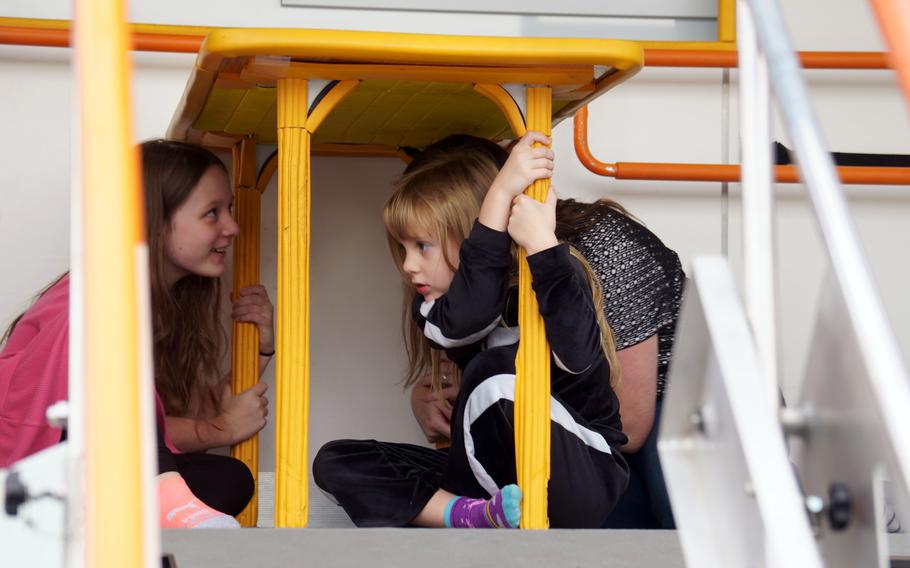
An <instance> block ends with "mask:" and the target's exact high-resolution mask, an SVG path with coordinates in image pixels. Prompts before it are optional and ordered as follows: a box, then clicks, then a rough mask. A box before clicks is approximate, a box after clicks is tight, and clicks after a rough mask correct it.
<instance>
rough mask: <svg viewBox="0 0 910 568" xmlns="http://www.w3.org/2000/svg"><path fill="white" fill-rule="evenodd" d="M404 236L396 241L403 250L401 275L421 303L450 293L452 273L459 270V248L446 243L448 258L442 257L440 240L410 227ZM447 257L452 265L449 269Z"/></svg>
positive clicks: (425, 231)
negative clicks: (412, 287)
mask: <svg viewBox="0 0 910 568" xmlns="http://www.w3.org/2000/svg"><path fill="white" fill-rule="evenodd" d="M410 229H411V230H409V231H407V236H406V237H405V238H403V239H399V240H398V244H400V245H401V246H402V248H403V249H404V250H403V252H404V262H403V263H402V265H401V271H402V272H403V273H404V274H405V276H406V277H407V278H409V279H410V282H411V285H412V286H414V288H415V289H416V290H417V293H418V294H420V295H422V296H423V298H424V301H427V302H429V301H431V300H435V299H436V298H438V297H440V296H442V295H443V294H445V293H446V292H448V290H449V286H450V285H451V284H452V278H453V277H454V276H455V270H457V269H458V246H457V245H455V244H454V243H452V242H451V241H450V242H449V245H448V247H449V250H448V251H447V252H448V254H447V255H446V254H443V247H442V245H441V244H440V242H439V239H437V238H435V237H433V236H431V235H430V233H429V231H427V230H425V229H422V228H420V227H411V228H410ZM446 256H448V258H449V259H451V260H452V263H453V264H454V265H455V266H454V269H453V267H451V266H449V263H448V262H446Z"/></svg>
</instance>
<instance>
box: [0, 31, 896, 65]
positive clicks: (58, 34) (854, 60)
mask: <svg viewBox="0 0 910 568" xmlns="http://www.w3.org/2000/svg"><path fill="white" fill-rule="evenodd" d="M132 39H133V49H134V50H137V51H170V52H182V53H196V52H198V51H199V46H201V45H202V40H203V39H205V36H203V35H190V34H187V35H177V34H162V33H151V32H135V31H134V32H133V33H132ZM0 44H10V45H36V46H47V47H69V45H70V39H69V29H68V28H60V27H47V28H38V27H14V26H0ZM799 56H800V60H801V61H802V64H803V67H805V68H806V69H887V68H888V67H889V65H888V61H887V54H885V53H883V52H878V51H803V52H800V53H799ZM736 57H737V52H736V51H735V50H732V49H731V50H699V49H652V48H648V49H645V66H646V67H721V68H727V67H730V68H733V67H736V66H737V59H736Z"/></svg>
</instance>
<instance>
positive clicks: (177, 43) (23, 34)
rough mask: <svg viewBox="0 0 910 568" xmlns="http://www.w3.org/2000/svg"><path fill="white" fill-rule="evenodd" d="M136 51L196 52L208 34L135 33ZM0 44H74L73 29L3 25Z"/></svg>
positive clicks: (46, 45) (58, 45) (49, 45)
mask: <svg viewBox="0 0 910 568" xmlns="http://www.w3.org/2000/svg"><path fill="white" fill-rule="evenodd" d="M130 39H131V46H130V48H131V49H132V50H133V51H166V52H172V53H196V52H198V51H199V47H200V46H201V45H202V40H204V39H205V37H204V36H196V35H177V34H156V33H148V32H133V33H132V34H130ZM0 44H7V45H34V46H44V47H70V30H69V29H59V28H21V27H0Z"/></svg>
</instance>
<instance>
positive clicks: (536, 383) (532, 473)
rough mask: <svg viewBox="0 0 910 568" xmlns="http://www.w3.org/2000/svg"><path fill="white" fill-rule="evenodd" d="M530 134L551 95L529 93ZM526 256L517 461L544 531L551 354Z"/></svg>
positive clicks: (546, 124)
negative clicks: (532, 286)
mask: <svg viewBox="0 0 910 568" xmlns="http://www.w3.org/2000/svg"><path fill="white" fill-rule="evenodd" d="M527 102H528V103H527V104H528V108H527V115H528V130H537V131H540V132H543V133H544V134H546V135H548V136H549V135H550V130H551V127H552V92H551V89H550V88H549V87H528V90H527ZM549 189H550V180H549V179H544V180H538V181H536V182H534V184H533V185H531V187H529V188H528V189H527V191H526V192H525V193H526V194H527V195H530V196H531V197H533V198H534V199H536V200H538V201H544V200H545V199H546V197H547V192H548V191H549ZM527 257H528V253H527V251H525V250H524V248H522V249H521V251H520V253H519V268H518V327H519V329H520V330H521V341H520V342H519V343H518V355H517V356H516V358H515V460H516V464H517V475H518V485H519V487H521V491H522V493H523V500H522V507H521V509H522V510H521V528H523V529H546V528H549V526H550V522H549V520H548V518H547V484H548V482H549V480H550V348H549V346H548V345H547V336H546V332H545V331H544V325H543V319H542V318H541V317H540V309H539V307H538V305H537V297H536V296H535V295H534V290H533V289H532V288H531V271H530V268H529V267H528V260H527Z"/></svg>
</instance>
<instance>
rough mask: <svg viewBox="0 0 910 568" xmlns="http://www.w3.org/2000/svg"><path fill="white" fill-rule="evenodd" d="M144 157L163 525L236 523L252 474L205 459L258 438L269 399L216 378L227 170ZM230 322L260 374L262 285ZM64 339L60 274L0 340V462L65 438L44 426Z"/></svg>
mask: <svg viewBox="0 0 910 568" xmlns="http://www.w3.org/2000/svg"><path fill="white" fill-rule="evenodd" d="M141 150H142V165H143V171H142V174H143V175H142V179H143V185H144V189H145V198H146V199H145V210H146V221H147V223H146V224H147V231H148V233H147V238H148V242H149V250H150V251H151V254H150V259H149V261H150V267H149V268H150V271H149V272H150V275H151V291H152V312H153V316H154V317H153V320H154V321H153V338H154V339H153V341H154V362H155V381H156V390H157V393H158V394H159V395H160V398H158V400H157V405H158V411H157V417H158V420H157V428H158V466H159V472H160V475H159V476H158V495H159V506H160V507H159V508H160V510H161V526H162V527H172V528H177V527H185V528H222V527H236V526H238V525H237V523H236V521H234V519H233V518H231V516H232V515H236V514H238V513H239V512H240V511H241V510H243V508H244V507H245V506H246V504H247V502H248V501H249V499H250V497H251V495H252V492H253V480H252V476H251V474H250V472H249V470H248V469H247V468H246V466H245V465H244V464H243V463H241V462H239V461H237V460H234V459H232V458H229V457H224V456H217V455H209V454H205V453H201V452H202V451H204V450H206V449H209V448H212V447H216V446H223V445H227V444H232V443H234V442H237V441H240V440H243V439H245V438H247V437H249V436H250V435H252V434H254V433H255V432H257V431H259V430H260V429H261V428H262V427H263V426H264V425H265V420H266V415H267V401H266V399H265V397H264V396H263V395H264V392H265V385H264V384H262V383H260V384H258V385H256V386H254V387H252V388H251V389H249V390H248V391H246V392H243V393H240V394H238V395H237V396H234V395H233V394H231V392H230V389H229V388H228V387H227V386H226V385H225V383H224V378H223V375H222V373H221V372H220V371H219V367H220V362H221V356H222V353H223V348H224V342H225V335H224V331H223V330H222V328H221V325H220V317H221V314H220V308H219V297H220V280H219V277H220V276H221V275H222V273H223V272H224V267H225V264H224V263H225V254H226V250H227V247H229V246H230V244H231V241H232V240H233V238H234V236H235V235H236V234H237V231H238V227H237V224H236V223H235V222H234V219H233V216H232V213H231V203H232V198H231V190H230V186H229V185H228V180H227V173H226V171H225V168H224V166H223V165H222V163H221V162H220V161H219V160H218V158H217V157H216V156H214V155H213V154H212V153H211V152H209V151H207V150H204V149H202V148H199V147H196V146H192V145H189V144H182V143H177V142H167V141H164V140H153V141H150V142H146V143H144V144H143V145H142V147H141ZM232 315H233V317H234V318H235V319H237V320H238V321H245V322H250V323H253V324H255V325H257V326H258V327H259V330H260V354H261V355H262V354H264V355H263V356H261V357H260V372H261V371H262V370H264V368H265V366H266V365H267V364H268V361H269V353H271V352H272V351H273V350H274V347H273V346H274V333H273V332H272V306H271V303H270V302H269V299H268V296H267V295H266V293H265V290H264V289H263V288H262V287H258V286H257V287H252V288H247V289H245V290H242V291H240V293H239V298H238V299H237V301H236V302H235V303H234V305H233V309H232ZM68 339H69V275H68V274H65V275H64V276H63V277H61V278H60V279H58V280H57V281H56V282H54V283H53V284H52V285H51V286H50V287H49V288H48V289H47V290H45V291H44V292H43V293H42V294H41V295H40V296H39V298H38V299H37V301H36V302H35V303H34V304H33V305H32V306H31V307H30V308H29V309H28V310H27V311H26V312H25V313H24V314H23V315H22V316H20V317H19V318H17V319H16V321H14V322H13V324H12V325H11V326H10V328H9V329H8V330H7V332H6V333H5V334H4V338H3V340H2V341H0V345H2V347H3V349H2V351H0V394H2V396H0V467H6V466H8V465H9V464H11V463H13V462H15V461H16V460H18V459H20V458H22V457H25V456H27V455H29V454H32V453H35V452H37V451H39V450H41V449H43V448H45V447H48V446H50V445H52V444H55V443H57V442H58V441H60V440H61V437H62V436H63V435H65V433H62V432H61V431H60V430H59V429H56V428H54V427H52V426H50V425H48V424H47V423H46V421H45V419H44V411H45V410H46V408H47V407H48V406H49V405H50V404H52V403H54V402H56V401H58V400H64V399H66V398H67V364H66V361H67V357H68ZM162 401H163V404H162ZM165 409H166V412H167V418H165ZM182 452H197V453H182Z"/></svg>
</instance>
